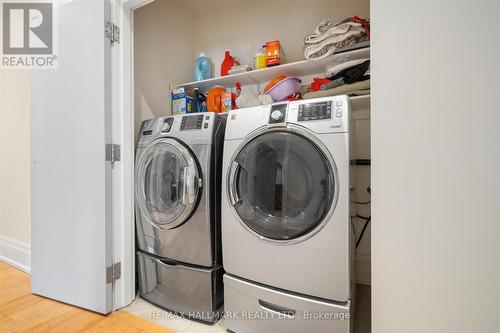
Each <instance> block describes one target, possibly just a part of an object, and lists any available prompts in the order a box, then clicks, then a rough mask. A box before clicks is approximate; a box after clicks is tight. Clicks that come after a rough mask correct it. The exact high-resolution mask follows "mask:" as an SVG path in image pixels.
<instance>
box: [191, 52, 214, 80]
mask: <svg viewBox="0 0 500 333" xmlns="http://www.w3.org/2000/svg"><path fill="white" fill-rule="evenodd" d="M210 67H211V66H210V59H208V58H207V56H206V55H205V53H203V52H201V53H200V55H199V56H198V58H197V59H196V63H195V66H194V80H195V81H202V80H206V79H209V78H210Z"/></svg>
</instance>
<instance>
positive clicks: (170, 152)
mask: <svg viewBox="0 0 500 333" xmlns="http://www.w3.org/2000/svg"><path fill="white" fill-rule="evenodd" d="M176 145H179V144H178V143H176ZM179 148H183V149H185V148H184V147H182V146H180V145H179ZM196 168H197V166H196V165H195V162H194V160H193V159H192V158H191V157H190V156H189V155H188V153H187V150H186V152H182V151H181V150H179V149H178V148H176V146H175V145H173V144H171V143H168V141H167V142H158V143H156V144H154V145H152V146H151V147H150V148H149V149H148V150H147V151H145V152H144V155H143V156H142V157H141V163H140V165H139V166H138V177H137V178H138V179H137V180H138V184H139V185H138V195H137V196H138V203H139V206H140V209H141V211H142V212H143V213H144V214H146V215H147V216H148V218H149V219H150V220H151V222H153V223H155V224H158V225H169V227H175V226H177V225H179V224H180V223H182V222H184V221H183V220H181V219H185V218H186V217H187V216H188V215H189V214H190V212H191V211H192V209H193V207H194V205H195V203H196V198H197V194H198V175H197V169H196Z"/></svg>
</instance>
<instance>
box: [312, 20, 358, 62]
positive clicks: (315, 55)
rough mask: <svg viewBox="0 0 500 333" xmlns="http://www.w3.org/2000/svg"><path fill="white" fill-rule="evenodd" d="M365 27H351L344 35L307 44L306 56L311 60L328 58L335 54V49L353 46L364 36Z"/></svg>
mask: <svg viewBox="0 0 500 333" xmlns="http://www.w3.org/2000/svg"><path fill="white" fill-rule="evenodd" d="M364 33H365V30H364V29H363V27H350V29H349V31H347V32H346V33H344V34H342V35H334V36H331V37H328V38H326V39H325V40H322V41H321V42H319V43H316V44H306V45H305V47H304V56H305V58H306V59H309V60H318V59H323V58H326V57H328V56H330V55H332V54H333V52H334V51H335V49H337V48H341V47H345V46H349V45H353V44H354V43H355V42H356V39H357V38H358V37H361V36H363V34H364Z"/></svg>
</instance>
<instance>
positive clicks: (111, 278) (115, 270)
mask: <svg viewBox="0 0 500 333" xmlns="http://www.w3.org/2000/svg"><path fill="white" fill-rule="evenodd" d="M121 276H122V263H121V262H117V263H116V264H113V265H111V266H108V267H106V284H110V283H115V281H116V280H119V279H120V278H121Z"/></svg>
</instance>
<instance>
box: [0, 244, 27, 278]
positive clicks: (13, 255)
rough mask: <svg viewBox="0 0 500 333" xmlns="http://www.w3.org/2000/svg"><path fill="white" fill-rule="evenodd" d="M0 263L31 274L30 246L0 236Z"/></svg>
mask: <svg viewBox="0 0 500 333" xmlns="http://www.w3.org/2000/svg"><path fill="white" fill-rule="evenodd" d="M0 261H2V262H4V263H6V264H8V265H11V266H14V267H16V268H18V269H20V270H22V271H23V272H26V273H28V274H30V273H31V246H30V245H29V244H26V243H24V242H20V241H18V240H15V239H12V238H9V237H5V236H2V235H0Z"/></svg>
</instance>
